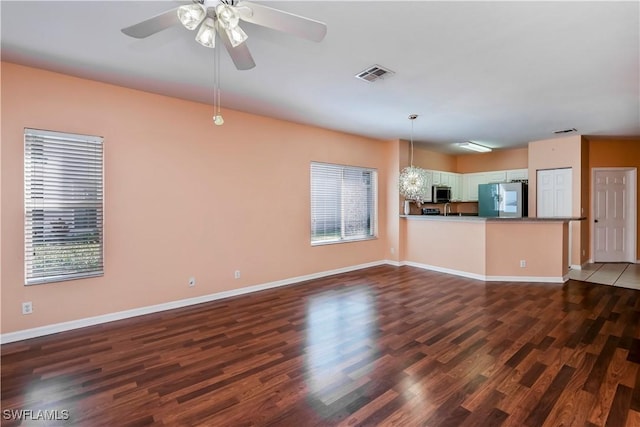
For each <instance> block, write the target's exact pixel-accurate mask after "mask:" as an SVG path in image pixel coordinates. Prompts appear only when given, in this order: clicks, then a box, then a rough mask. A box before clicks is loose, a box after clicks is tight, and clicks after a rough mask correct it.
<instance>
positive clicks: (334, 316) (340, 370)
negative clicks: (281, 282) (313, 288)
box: [305, 286, 377, 405]
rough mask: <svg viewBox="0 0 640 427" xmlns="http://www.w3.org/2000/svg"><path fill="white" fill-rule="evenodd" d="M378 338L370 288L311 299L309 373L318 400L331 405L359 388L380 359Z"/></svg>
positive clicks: (308, 379) (308, 320) (308, 323)
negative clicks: (377, 347)
mask: <svg viewBox="0 0 640 427" xmlns="http://www.w3.org/2000/svg"><path fill="white" fill-rule="evenodd" d="M376 337H377V324H376V307H375V297H374V296H373V295H372V294H371V292H370V290H369V288H368V287H367V286H354V287H351V288H349V289H344V290H340V291H329V292H326V293H323V294H319V295H314V296H313V297H311V298H310V300H309V302H308V303H307V325H306V347H305V371H306V379H307V385H308V388H309V390H310V392H311V393H312V394H313V395H314V397H315V398H317V399H319V400H321V401H322V402H323V403H324V404H325V405H330V404H331V403H333V402H335V401H336V400H338V399H340V398H341V397H342V396H344V395H345V394H347V393H349V392H350V391H352V389H355V388H357V387H358V386H359V385H358V384H359V381H358V379H362V378H363V377H366V375H367V374H368V373H369V372H371V370H372V365H371V364H372V363H374V361H375V360H376V358H377V356H376V351H377V349H376Z"/></svg>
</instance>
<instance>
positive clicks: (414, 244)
mask: <svg viewBox="0 0 640 427" xmlns="http://www.w3.org/2000/svg"><path fill="white" fill-rule="evenodd" d="M402 222H404V223H405V226H406V228H407V232H406V238H405V242H406V246H405V252H404V254H405V261H409V262H414V263H418V264H424V265H428V266H435V267H438V268H442V269H448V270H454V271H461V272H466V273H470V274H474V275H479V276H484V275H485V272H486V265H485V264H486V248H485V239H486V231H485V223H484V222H483V221H459V222H458V221H456V222H446V221H431V220H428V219H427V220H422V219H403V220H402ZM460 242H464V244H461V243H460Z"/></svg>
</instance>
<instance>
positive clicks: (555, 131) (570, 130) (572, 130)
mask: <svg viewBox="0 0 640 427" xmlns="http://www.w3.org/2000/svg"><path fill="white" fill-rule="evenodd" d="M577 131H578V130H577V129H576V128H571V129H562V130H554V131H553V133H555V134H556V135H558V134H561V133H571V132H577Z"/></svg>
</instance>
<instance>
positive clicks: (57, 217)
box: [24, 129, 104, 285]
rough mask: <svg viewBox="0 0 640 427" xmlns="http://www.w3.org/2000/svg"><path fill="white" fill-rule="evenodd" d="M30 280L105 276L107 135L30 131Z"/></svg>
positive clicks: (27, 132) (27, 232)
mask: <svg viewBox="0 0 640 427" xmlns="http://www.w3.org/2000/svg"><path fill="white" fill-rule="evenodd" d="M24 162H25V163H24V201H25V229H24V236H25V246H24V247H25V283H26V284H27V285H33V284H39V283H48V282H59V281H63V280H70V279H78V278H84V277H92V276H100V275H102V274H103V211H104V208H103V138H101V137H97V136H86V135H75V134H68V133H61V132H52V131H43V130H37V129H25V131H24Z"/></svg>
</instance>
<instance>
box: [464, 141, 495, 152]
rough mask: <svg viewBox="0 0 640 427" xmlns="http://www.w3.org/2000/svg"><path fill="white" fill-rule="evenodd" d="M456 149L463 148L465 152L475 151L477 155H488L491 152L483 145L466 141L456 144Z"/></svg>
mask: <svg viewBox="0 0 640 427" xmlns="http://www.w3.org/2000/svg"><path fill="white" fill-rule="evenodd" d="M458 147H460V148H464V149H466V150H471V151H477V152H478V153H488V152H489V151H491V148H489V147H485V146H484V145H480V144H476V143H475V142H471V141H466V142H461V143H459V144H458Z"/></svg>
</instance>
